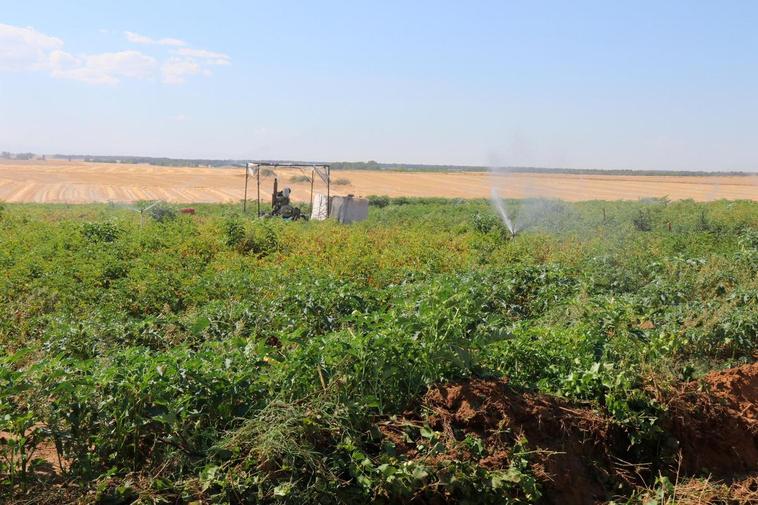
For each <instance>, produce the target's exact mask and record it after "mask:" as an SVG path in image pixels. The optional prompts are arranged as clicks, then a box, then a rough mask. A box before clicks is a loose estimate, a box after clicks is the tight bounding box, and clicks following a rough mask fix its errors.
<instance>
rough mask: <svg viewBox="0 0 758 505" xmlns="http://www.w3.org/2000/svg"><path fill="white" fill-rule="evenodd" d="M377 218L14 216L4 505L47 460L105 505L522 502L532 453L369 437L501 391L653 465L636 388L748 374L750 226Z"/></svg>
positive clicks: (652, 206) (401, 211)
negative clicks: (379, 428)
mask: <svg viewBox="0 0 758 505" xmlns="http://www.w3.org/2000/svg"><path fill="white" fill-rule="evenodd" d="M370 202H371V206H372V208H371V213H370V216H369V220H368V221H366V222H364V223H358V224H356V225H354V226H351V227H343V226H339V225H338V224H336V223H333V222H308V223H286V222H281V221H276V220H258V219H256V218H253V217H252V216H251V215H239V214H236V212H238V209H239V208H238V207H234V208H232V207H231V206H222V205H198V206H197V208H198V214H197V215H196V216H195V217H194V218H192V219H184V218H177V219H162V220H161V221H160V222H157V221H154V220H146V222H145V223H144V225H143V226H142V227H141V226H140V221H139V216H138V215H136V214H135V213H134V212H132V211H128V210H119V209H114V208H108V207H106V206H82V207H65V206H34V205H8V206H6V209H5V211H4V213H3V219H2V221H0V242H1V243H2V248H0V267H2V272H3V273H2V275H0V431H3V432H6V433H7V434H8V435H4V437H5V440H6V443H4V444H3V445H0V481H2V483H3V486H0V488H1V489H2V491H0V493H5V494H4V495H0V500H2V499H4V498H5V497H6V496H10V495H11V494H12V493H14V492H16V491H17V490H19V489H23V487H24V486H28V485H31V484H32V483H33V482H35V479H37V476H35V475H33V474H35V469H36V468H38V467H39V465H40V464H41V463H40V462H35V461H34V459H35V458H34V456H33V449H34V448H35V447H36V446H38V445H40V444H48V446H49V447H53V448H54V450H55V452H57V453H58V454H59V455H60V456H61V457H62V458H63V459H64V460H65V461H67V462H68V464H67V465H65V468H64V469H63V470H62V472H61V473H62V475H63V478H65V479H68V480H69V481H70V484H71V485H72V487H71V488H72V489H76V490H78V491H77V492H79V493H81V494H88V495H89V498H94V497H99V498H98V499H102V500H105V499H106V498H108V499H113V500H116V499H127V498H129V499H134V497H136V496H143V497H146V496H150V497H153V498H155V497H161V498H163V499H165V500H167V501H169V502H171V503H173V502H181V501H185V502H189V501H193V500H198V501H203V500H204V501H206V502H214V501H215V502H234V503H240V502H241V503H269V502H289V503H304V502H307V503H347V502H353V503H357V502H367V501H372V500H373V501H376V502H379V503H392V502H398V501H407V500H420V501H423V500H428V501H434V500H436V499H439V498H440V496H441V494H435V493H447V494H446V496H453V497H455V498H456V499H458V500H466V499H468V500H470V501H477V500H478V501H479V502H488V501H489V502H492V503H502V502H507V500H510V502H511V503H528V502H533V501H535V500H537V499H538V497H539V495H540V490H539V485H538V484H537V482H536V480H535V478H534V476H533V475H531V471H530V469H529V464H528V462H529V451H528V450H527V449H526V445H523V446H522V445H519V444H516V445H514V447H513V450H512V455H511V456H509V459H508V462H509V465H510V466H509V467H508V468H505V469H501V470H485V469H483V468H481V467H479V466H477V465H476V464H472V463H470V462H468V463H467V462H462V461H461V462H453V463H447V464H440V465H437V464H427V463H424V462H423V461H422V460H420V459H409V458H406V457H403V456H400V455H398V454H397V452H396V451H394V450H393V448H392V447H390V446H388V445H386V444H384V445H383V443H382V440H381V437H380V436H379V435H378V434H377V432H376V422H377V420H381V419H387V418H388V417H389V416H393V415H400V414H402V413H403V412H406V410H407V409H408V408H409V407H411V406H413V405H414V401H415V399H417V398H418V396H419V395H421V394H423V393H424V392H425V391H426V388H427V387H428V386H429V385H431V384H435V383H439V382H445V381H451V380H457V379H462V378H467V377H473V376H479V377H489V376H494V377H501V376H507V377H509V380H510V382H511V383H512V384H514V385H516V386H519V387H524V388H528V389H536V390H540V391H543V392H549V393H553V394H560V395H564V396H567V397H570V398H573V399H575V400H581V401H586V402H588V403H589V404H592V405H594V406H595V407H596V408H598V409H601V410H603V411H604V412H606V413H608V414H609V415H610V416H611V417H612V419H613V420H614V423H615V424H616V427H617V428H619V429H620V432H621V433H623V434H624V437H626V438H625V440H624V441H623V442H624V443H625V444H627V445H628V446H629V447H631V449H630V450H631V451H636V452H637V453H639V454H641V455H643V456H644V458H643V457H641V458H640V460H645V461H652V460H655V459H656V458H658V457H659V456H660V454H659V453H658V452H656V451H659V450H660V446H661V439H660V422H661V421H660V420H661V418H662V417H663V416H665V408H664V407H663V406H661V405H660V404H659V403H658V400H657V399H656V397H655V396H654V395H651V394H650V391H649V388H648V387H647V385H648V383H647V382H646V381H647V378H648V377H650V376H654V377H657V378H658V379H659V380H661V381H663V382H665V381H666V380H676V379H679V378H683V377H685V378H691V377H697V376H698V375H699V374H701V373H703V372H704V371H707V370H709V369H711V368H714V367H721V366H727V365H731V364H735V363H739V362H746V361H750V360H752V359H754V358H753V357H752V356H753V355H754V353H755V349H756V348H758V284H757V283H758V206H757V205H756V204H755V203H753V202H723V201H722V202H714V203H710V204H697V203H695V202H691V201H684V202H672V203H666V202H663V201H659V200H656V201H649V202H638V203H632V202H625V203H624V202H588V203H583V204H572V205H569V204H558V203H555V202H553V203H550V204H549V205H548V204H544V203H540V204H539V205H537V204H536V203H535V204H534V205H531V204H530V206H526V205H525V206H524V207H521V209H522V212H532V209H534V210H533V212H534V215H538V216H539V219H534V220H533V221H532V222H531V223H530V227H529V228H528V229H527V230H526V231H524V232H522V233H521V234H520V235H518V236H517V237H516V238H515V239H514V240H507V239H506V238H505V237H504V236H503V234H502V233H501V230H502V229H503V226H502V224H501V223H500V221H499V219H498V218H497V216H496V214H495V213H494V212H493V210H492V209H491V208H490V207H489V204H488V203H487V202H484V201H468V202H461V201H455V200H444V199H435V200H431V201H427V200H418V199H414V198H393V199H390V198H387V197H370ZM537 203H539V202H537ZM509 204H513V202H509ZM514 205H515V204H514ZM603 211H605V212H603ZM639 216H645V217H644V218H643V219H644V221H645V222H646V223H647V224H646V225H645V226H643V228H646V229H648V230H649V231H648V232H647V233H640V232H639V231H638V230H640V229H641V228H640V226H639V225H638V224H637V222H636V220H637V219H638V218H639ZM526 217H529V216H525V218H526ZM664 223H671V229H670V230H669V227H668V226H665V225H664ZM418 435H419V437H420V438H422V439H425V440H428V443H426V444H425V445H424V447H423V449H419V450H422V451H427V452H424V454H425V455H431V456H433V455H434V451H435V442H434V440H435V438H434V437H435V434H434V433H433V432H427V431H425V432H424V433H419V434H418ZM462 443H465V444H468V445H467V448H468V450H470V451H479V452H482V451H483V450H484V448H479V446H478V445H477V440H475V439H473V438H472V439H467V440H466V441H464V442H462ZM135 474H138V475H139V476H140V478H141V479H142V480H139V479H135ZM451 475H452V476H455V479H450V476H451ZM145 500H147V498H145Z"/></svg>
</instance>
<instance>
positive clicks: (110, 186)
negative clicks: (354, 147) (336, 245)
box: [0, 160, 758, 203]
mask: <svg viewBox="0 0 758 505" xmlns="http://www.w3.org/2000/svg"><path fill="white" fill-rule="evenodd" d="M277 173H278V174H279V178H280V184H281V183H283V184H284V185H286V186H290V187H292V188H293V197H294V199H295V200H299V201H305V200H308V199H309V197H310V185H309V184H308V183H302V182H301V183H292V182H290V181H289V179H290V177H292V176H293V175H299V174H302V172H301V171H300V170H298V169H288V170H278V171H277ZM337 178H344V179H347V180H349V181H350V184H347V185H335V186H333V187H332V193H333V194H348V193H352V194H355V195H362V196H366V195H388V196H444V197H459V198H487V197H489V196H490V192H491V188H492V187H493V186H495V187H497V188H498V191H499V193H500V195H501V196H503V197H509V198H523V197H537V196H539V197H547V198H560V199H562V200H566V201H581V200H618V199H625V200H636V199H638V198H643V197H662V196H668V197H669V198H670V199H672V200H680V199H687V198H692V199H694V200H698V201H707V200H716V199H721V198H725V199H730V200H736V199H751V200H758V175H754V176H747V177H740V176H723V177H722V176H710V177H708V176H703V177H699V176H689V177H675V176H627V175H574V174H520V173H517V174H510V175H507V176H492V175H489V174H487V173H462V172H457V173H432V172H384V171H339V172H334V173H333V180H334V179H337ZM250 182H251V185H250V187H249V190H248V191H249V192H248V196H249V198H251V199H253V198H255V184H254V181H253V180H252V179H251V181H250ZM272 184H273V179H272V178H271V177H267V178H263V179H262V181H261V194H262V198H264V199H268V195H269V194H270V191H271V186H272ZM320 186H321V184H320V181H317V184H316V191H319V190H322V191H325V188H323V187H320ZM243 191H244V172H243V170H242V169H240V168H194V167H187V168H172V167H158V166H152V165H131V164H129V165H127V164H123V165H120V164H111V163H84V162H79V161H72V162H68V161H60V160H52V161H31V162H22V161H2V162H0V201H4V202H9V203H10V202H37V203H93V202H108V201H114V202H131V201H136V200H166V201H170V202H176V203H192V202H198V203H200V202H234V201H239V200H241V199H242V196H243Z"/></svg>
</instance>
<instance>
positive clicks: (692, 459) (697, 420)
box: [380, 364, 758, 505]
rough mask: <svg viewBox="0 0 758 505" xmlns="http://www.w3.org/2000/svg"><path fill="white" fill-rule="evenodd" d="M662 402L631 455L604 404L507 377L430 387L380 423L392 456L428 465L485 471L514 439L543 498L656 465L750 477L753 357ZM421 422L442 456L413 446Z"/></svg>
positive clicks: (600, 490)
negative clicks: (649, 446)
mask: <svg viewBox="0 0 758 505" xmlns="http://www.w3.org/2000/svg"><path fill="white" fill-rule="evenodd" d="M666 403H667V415H666V416H665V418H664V419H663V421H662V422H661V427H662V428H663V433H662V435H661V437H660V443H659V446H660V448H659V450H658V451H659V452H658V456H654V455H653V456H651V453H644V452H643V453H639V452H631V453H630V451H629V439H628V437H627V434H625V433H624V431H623V430H622V429H621V427H619V426H618V425H617V424H614V423H613V422H612V420H611V419H610V418H609V417H608V416H607V415H606V414H605V413H603V412H602V411H598V410H596V409H593V408H591V407H589V406H587V405H581V404H576V403H571V402H569V401H567V400H565V399H562V398H559V397H554V396H550V395H544V394H538V393H532V392H524V391H519V390H516V389H514V388H512V387H510V386H509V385H508V384H507V381H505V380H480V379H473V380H468V381H463V382H458V383H452V384H445V385H438V386H435V387H433V388H431V389H430V390H429V391H428V392H427V394H426V395H425V396H424V397H423V398H422V399H421V401H420V405H419V406H418V408H417V409H415V410H414V411H413V412H409V413H408V414H406V416H405V417H403V418H402V419H398V420H395V421H391V422H386V423H383V424H382V425H381V426H380V430H381V431H382V433H383V435H384V437H385V438H386V439H387V440H389V441H391V442H393V443H394V444H395V446H396V448H397V451H398V452H399V453H400V454H403V455H404V456H405V457H407V458H409V459H420V460H423V461H424V462H426V463H429V464H432V463H435V462H439V461H446V460H447V461H476V462H477V464H478V465H479V466H481V467H483V468H487V469H504V468H507V467H508V465H509V464H510V462H511V461H512V456H513V454H512V451H513V448H514V446H516V445H517V444H519V443H521V444H526V448H527V449H528V450H529V452H530V455H529V461H530V463H531V470H532V473H533V474H534V475H535V476H536V477H537V479H538V481H539V483H540V486H541V488H542V492H543V501H544V502H545V503H562V504H569V505H570V504H585V503H605V502H607V501H609V500H611V499H612V498H613V497H614V496H619V495H620V494H628V493H629V492H630V491H631V490H632V489H633V488H635V487H637V486H649V485H650V484H651V483H652V482H653V481H654V480H655V477H656V475H658V472H663V473H664V474H665V473H668V475H669V476H670V477H671V478H672V480H673V478H678V477H682V478H684V477H686V476H703V475H704V476H710V477H711V478H715V479H723V480H727V481H730V482H731V481H734V482H738V481H739V479H740V478H746V479H747V480H744V482H748V483H750V486H753V485H754V484H755V476H754V475H753V476H751V474H752V473H753V472H756V471H758V421H757V420H756V412H757V411H758V364H753V365H748V366H744V367H740V368H734V369H730V370H726V371H722V372H714V373H711V374H709V375H707V376H706V377H704V378H703V379H702V380H700V381H697V382H691V383H686V384H683V385H682V386H681V387H680V389H679V390H677V391H676V392H674V393H673V394H671V395H670V396H669V398H668V399H667V400H666ZM422 412H423V413H424V414H422ZM424 424H426V425H428V426H429V427H430V428H431V429H432V430H434V431H436V432H440V433H441V437H440V441H441V442H442V443H443V444H444V446H445V450H444V451H443V452H442V453H437V454H434V455H433V456H430V455H429V454H424V453H420V452H419V450H418V449H417V447H418V443H417V442H418V440H414V438H413V434H412V433H411V431H412V429H413V427H415V428H416V429H418V427H420V426H423V425H424ZM409 427H411V430H410V431H409ZM416 433H418V431H417V432H416ZM471 435H474V436H475V437H476V438H478V439H480V440H481V442H482V448H483V450H480V451H474V450H472V449H471V448H470V447H468V446H467V445H466V444H465V443H464V442H465V440H467V439H470V436H471ZM653 454H654V453H653ZM749 491H750V492H751V493H752V492H753V491H754V490H753V489H752V487H750V490H749ZM735 503H738V502H735Z"/></svg>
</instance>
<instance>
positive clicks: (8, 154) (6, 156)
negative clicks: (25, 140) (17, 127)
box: [0, 151, 11, 160]
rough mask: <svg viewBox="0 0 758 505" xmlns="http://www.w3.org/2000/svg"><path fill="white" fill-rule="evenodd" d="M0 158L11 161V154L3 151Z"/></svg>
mask: <svg viewBox="0 0 758 505" xmlns="http://www.w3.org/2000/svg"><path fill="white" fill-rule="evenodd" d="M0 158H2V159H4V160H9V159H11V153H9V152H8V151H3V152H2V153H0Z"/></svg>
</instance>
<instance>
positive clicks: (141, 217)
mask: <svg viewBox="0 0 758 505" xmlns="http://www.w3.org/2000/svg"><path fill="white" fill-rule="evenodd" d="M159 203H160V201H155V202H153V203H152V204H150V205H148V206H147V207H145V208H144V209H139V227H140V228H142V227H144V226H145V212H147V211H148V210H150V209H152V208H153V207H155V206H156V205H158V204H159Z"/></svg>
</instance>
